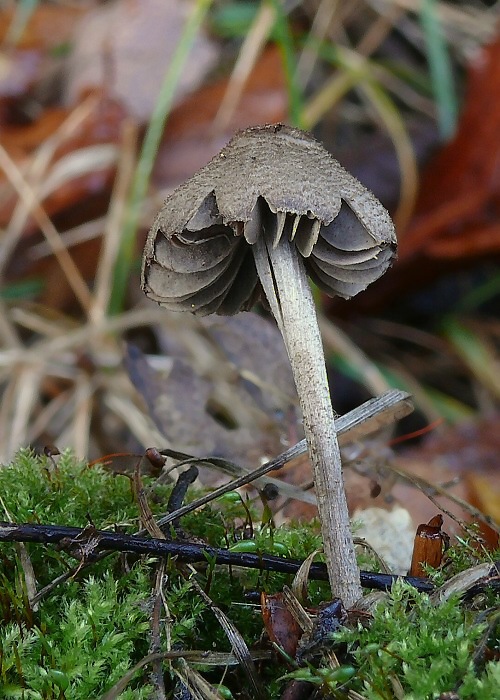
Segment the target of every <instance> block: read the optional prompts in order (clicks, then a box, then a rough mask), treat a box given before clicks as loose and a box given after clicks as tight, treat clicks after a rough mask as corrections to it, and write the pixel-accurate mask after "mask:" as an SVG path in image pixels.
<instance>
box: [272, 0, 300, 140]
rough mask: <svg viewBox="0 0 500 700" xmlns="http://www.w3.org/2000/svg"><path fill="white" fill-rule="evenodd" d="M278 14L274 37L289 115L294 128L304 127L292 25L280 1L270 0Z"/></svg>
mask: <svg viewBox="0 0 500 700" xmlns="http://www.w3.org/2000/svg"><path fill="white" fill-rule="evenodd" d="M269 2H270V3H271V5H272V7H273V8H274V10H275V12H276V24H275V26H274V30H273V36H274V37H275V39H276V43H277V44H278V46H279V48H280V52H281V56H282V61H283V70H284V72H285V80H286V85H287V91H288V113H289V117H290V122H291V123H292V124H293V126H298V127H303V124H302V109H303V100H302V92H301V90H300V87H299V84H298V82H297V78H296V75H297V71H296V60H295V49H294V46H293V38H292V34H291V32H290V25H289V22H288V17H287V15H286V11H285V10H284V8H283V5H282V3H281V2H280V0H269Z"/></svg>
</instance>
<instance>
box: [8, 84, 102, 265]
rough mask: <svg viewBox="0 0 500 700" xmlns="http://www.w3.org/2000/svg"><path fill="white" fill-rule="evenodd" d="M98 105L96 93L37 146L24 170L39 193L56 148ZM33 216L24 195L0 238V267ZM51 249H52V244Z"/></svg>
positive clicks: (27, 178) (32, 186) (29, 181)
mask: <svg viewBox="0 0 500 700" xmlns="http://www.w3.org/2000/svg"><path fill="white" fill-rule="evenodd" d="M96 105H97V98H96V97H95V96H94V95H92V96H90V97H88V98H87V99H86V100H84V102H82V103H81V104H80V105H78V106H77V107H76V108H75V109H74V110H73V111H72V112H71V113H70V114H69V116H68V117H67V118H66V119H65V120H64V121H63V123H62V124H61V125H60V126H59V128H58V129H57V131H56V132H55V134H53V135H52V136H50V137H49V138H48V139H46V140H45V141H43V142H42V144H41V145H40V147H39V148H38V149H37V151H36V152H35V154H34V155H33V157H32V160H31V161H30V162H29V165H28V167H27V168H26V170H25V171H23V175H24V177H25V179H26V181H27V182H28V183H29V184H30V186H31V188H32V189H33V190H34V191H35V192H37V191H38V189H39V187H40V184H41V183H42V181H43V178H44V176H45V173H46V171H47V168H48V166H49V164H50V161H51V159H52V157H53V156H54V153H55V151H56V149H57V148H58V147H59V146H60V145H61V144H63V143H64V142H65V141H66V140H67V139H68V138H69V137H70V136H71V135H72V134H73V133H74V132H75V131H76V129H78V127H79V126H80V125H81V124H82V123H83V122H84V121H85V119H87V118H88V116H89V115H90V114H91V113H92V111H93V110H94V109H95V107H96ZM29 215H30V210H29V208H28V207H27V206H26V202H25V201H24V200H23V199H22V198H20V199H19V200H18V202H17V203H16V205H15V208H14V212H13V214H12V216H11V219H10V221H9V224H8V226H7V228H6V229H5V232H4V234H3V235H2V240H1V241H0V270H3V268H4V266H5V265H6V264H7V262H8V260H9V258H10V254H11V252H12V250H13V249H14V247H15V246H16V244H17V243H18V241H19V239H20V237H21V235H22V232H23V227H24V225H25V224H26V221H27V220H28V217H29ZM49 250H50V251H51V252H52V248H51V247H50V246H49Z"/></svg>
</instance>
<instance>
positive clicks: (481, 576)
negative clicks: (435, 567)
mask: <svg viewBox="0 0 500 700" xmlns="http://www.w3.org/2000/svg"><path fill="white" fill-rule="evenodd" d="M492 568H493V564H492V563H487V564H478V565H477V566H473V567H471V568H470V569H466V571H461V572H460V573H458V574H456V575H455V576H453V578H450V579H449V580H448V581H446V583H444V584H443V585H442V586H441V587H440V588H438V589H437V591H435V592H434V593H432V594H431V600H432V602H433V603H434V604H435V605H439V604H440V603H444V602H445V601H446V600H448V598H450V597H451V596H452V595H463V594H464V593H466V592H467V591H468V590H469V589H471V588H472V587H473V586H475V585H476V584H478V583H480V582H481V581H483V580H485V579H488V578H490V577H491V576H492V575H493V576H494V575H495V574H494V573H493V574H492ZM496 576H497V578H498V573H497V574H496Z"/></svg>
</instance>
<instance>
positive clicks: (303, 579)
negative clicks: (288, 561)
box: [292, 549, 321, 629]
mask: <svg viewBox="0 0 500 700" xmlns="http://www.w3.org/2000/svg"><path fill="white" fill-rule="evenodd" d="M318 554H321V550H320V549H315V550H314V552H311V554H309V556H308V557H307V558H306V559H304V561H303V562H302V564H301V566H300V569H299V570H298V571H297V573H296V574H295V576H294V577H293V582H292V593H293V595H294V596H295V597H296V598H297V600H298V601H300V602H301V603H305V601H307V585H308V582H309V571H310V569H311V564H312V563H313V561H314V560H315V558H316V557H317V555H318ZM303 629H305V627H304V628H303Z"/></svg>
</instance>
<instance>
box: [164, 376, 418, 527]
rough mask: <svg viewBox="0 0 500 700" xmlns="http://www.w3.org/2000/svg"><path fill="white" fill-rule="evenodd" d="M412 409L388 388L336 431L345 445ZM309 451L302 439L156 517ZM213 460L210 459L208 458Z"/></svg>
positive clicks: (195, 503)
mask: <svg viewBox="0 0 500 700" xmlns="http://www.w3.org/2000/svg"><path fill="white" fill-rule="evenodd" d="M412 411H413V406H412V404H411V401H410V396H409V394H406V393H405V392H404V391H398V390H397V389H393V390H391V391H388V392H386V393H385V394H383V395H382V396H379V397H377V398H375V399H370V400H369V401H366V402H365V403H364V404H362V405H361V406H358V408H355V409H354V410H352V411H350V412H349V413H347V414H346V415H345V416H339V417H338V418H337V420H336V425H337V433H338V436H339V444H340V445H345V444H348V443H349V442H354V441H356V440H360V439H362V438H363V437H364V436H366V435H369V434H370V433H372V432H376V431H377V430H380V429H381V428H383V427H385V426H386V425H390V424H392V423H394V421H396V420H399V419H401V418H403V417H404V416H407V415H408V414H409V413H411V412H412ZM305 452H307V445H306V441H305V440H302V441H301V442H299V443H297V444H296V445H294V446H293V447H291V448H289V449H288V450H286V452H283V453H282V454H281V455H279V456H278V457H276V458H275V459H272V460H271V461H270V462H267V463H266V464H264V465H262V466H261V467H258V468H257V469H255V470H253V471H251V472H249V473H248V474H243V476H240V477H239V478H238V479H234V480H233V481H230V482H229V483H228V484H225V485H224V486H221V487H220V488H218V489H215V490H214V491H212V492H211V493H209V494H207V495H206V496H202V497H201V498H198V499H197V500H196V501H193V502H192V503H189V504H187V505H185V506H183V507H182V508H179V509H178V510H176V511H175V512H174V513H169V514H168V515H165V516H163V517H161V518H159V519H158V520H157V523H158V525H159V526H161V527H163V526H164V525H166V524H167V523H169V522H171V521H172V520H176V519H177V518H180V517H182V516H183V515H185V514H186V513H190V512H191V511H193V510H196V509H197V508H200V507H201V506H204V505H206V504H207V503H210V501H213V500H214V499H216V498H219V497H220V496H223V495H224V494H225V493H228V492H229V491H234V490H235V489H237V488H239V487H240V486H244V485H246V484H250V483H252V482H253V481H255V480H256V479H257V478H259V477H261V476H264V475H265V474H267V473H268V472H270V471H274V470H277V469H281V468H282V467H284V466H285V464H287V462H290V461H291V460H292V459H294V458H295V457H298V456H299V455H302V454H304V453H305ZM209 461H210V460H209Z"/></svg>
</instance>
